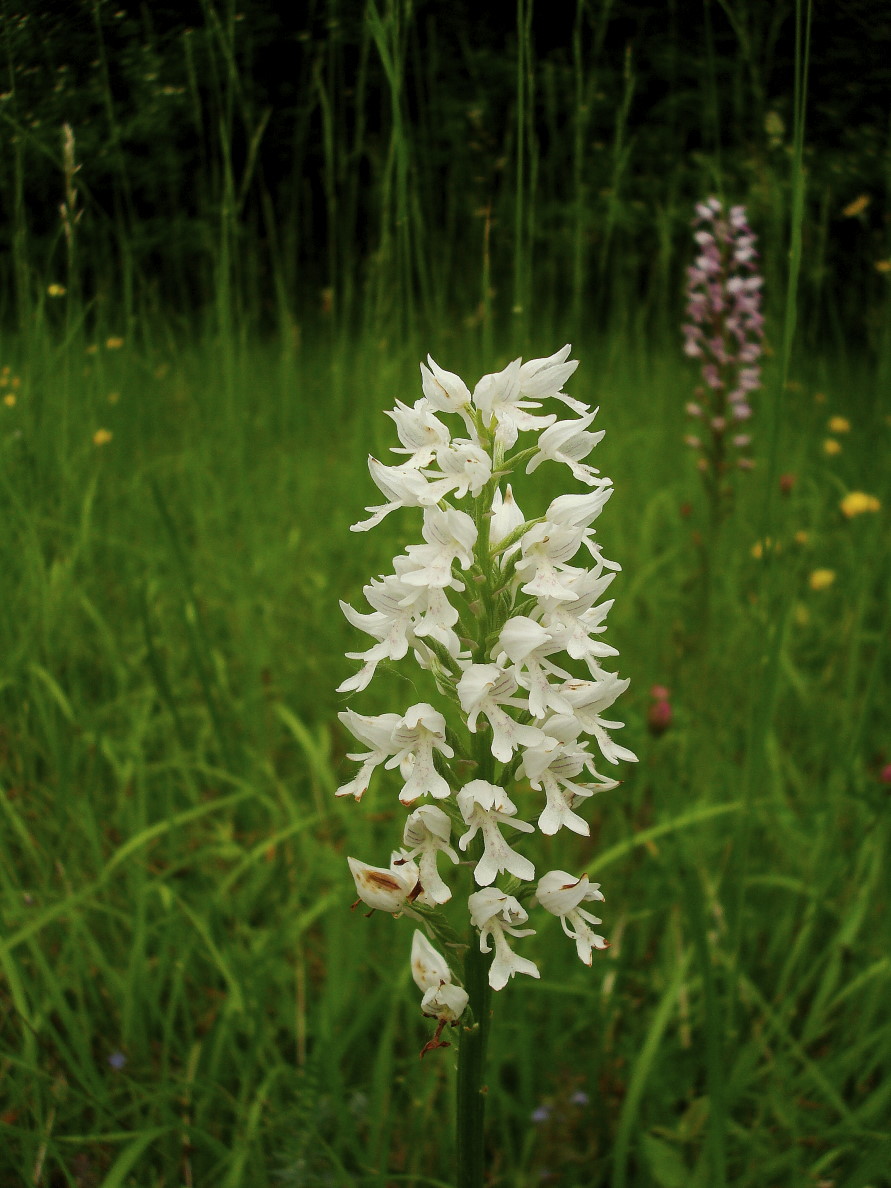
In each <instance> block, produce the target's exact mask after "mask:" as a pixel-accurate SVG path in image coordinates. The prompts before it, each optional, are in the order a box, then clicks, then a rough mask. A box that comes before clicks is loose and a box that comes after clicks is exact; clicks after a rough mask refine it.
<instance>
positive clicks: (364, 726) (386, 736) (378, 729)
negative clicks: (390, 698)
mask: <svg viewBox="0 0 891 1188" xmlns="http://www.w3.org/2000/svg"><path fill="white" fill-rule="evenodd" d="M337 716H338V718H340V720H341V722H343V724H344V726H346V728H347V730H349V731H350V733H351V734H353V735H355V737H356V738H358V740H359V741H360V742H364V743H367V744H368V745H369V746H370V747H371V750H370V751H366V752H365V753H363V754H353V755H347V759H352V760H353V761H354V762H356V763H361V764H362V767H361V768H360V770H359V772H358V774H357V775H355V776H354V777H353V779H351V780H350V781H349V783H348V784H343V785H342V786H341V787H340V788H338V789H337V791H336V793H335V796H354V797H355V798H356V800H361V799H362V797H363V796H364V795H365V793H366V792H367V791H368V785H369V783H370V781H371V773H372V772H373V771H374V769H375V768H376V767H379V766H380V765H381V764H382V763H385V762H386V761H387V759H389V758H390V756H391V755H392V754H393V751H394V750H395V749H396V748H395V747H394V746H393V731H394V730H395V729H396V727H397V726H399V725H400V723H401V721H402V719H401V718H400V717H399V715H398V714H380V715H378V716H377V717H366V716H365V715H364V714H357V713H356V711H355V710H351V709H345V710H341V711H340V713H339V714H338V715H337Z"/></svg>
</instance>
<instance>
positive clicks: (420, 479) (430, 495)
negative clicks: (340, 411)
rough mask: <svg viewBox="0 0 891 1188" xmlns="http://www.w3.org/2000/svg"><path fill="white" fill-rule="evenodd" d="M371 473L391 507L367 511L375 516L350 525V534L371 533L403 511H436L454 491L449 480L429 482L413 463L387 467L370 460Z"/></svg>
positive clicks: (386, 506) (384, 504) (382, 506)
mask: <svg viewBox="0 0 891 1188" xmlns="http://www.w3.org/2000/svg"><path fill="white" fill-rule="evenodd" d="M368 469H369V471H370V472H371V477H372V478H373V479H374V482H375V485H376V486H377V487H378V489H379V490H380V492H381V494H382V495H383V496H384V498H385V499H387V500H388V502H387V503H382V504H379V505H378V506H377V507H366V509H365V510H366V511H367V512H371V515H370V516H369V518H368V519H367V520H360V521H359V522H358V523H356V524H351V525H350V532H368V530H369V529H370V528H374V527H376V526H377V525H378V524H379V523H380V522H381V520H382V519H383V518H384V517H385V516H388V515H389V514H390V512H392V511H396V510H397V508H400V507H432V506H433V505H434V504H436V503H438V502H439V501H440V499H444V498H445V496H446V495H447V494H448V493H449V491H450V490H451V487H452V484H451V483H450V481H449V480H448V479H439V480H438V481H436V482H429V481H428V480H427V479H426V478H424V476H423V474H421V472H420V471H419V470H417V469H416V468H415V467H414V466H412V465H411V464H410V463H409V464H405V463H403V465H402V466H385V465H384V463H383V462H378V460H377V458H372V457H369V459H368Z"/></svg>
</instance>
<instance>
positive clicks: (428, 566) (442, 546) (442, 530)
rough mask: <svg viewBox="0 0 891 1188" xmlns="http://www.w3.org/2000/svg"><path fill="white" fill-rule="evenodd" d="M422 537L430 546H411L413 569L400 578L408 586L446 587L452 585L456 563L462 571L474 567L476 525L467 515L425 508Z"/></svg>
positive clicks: (407, 551) (449, 509) (409, 552)
mask: <svg viewBox="0 0 891 1188" xmlns="http://www.w3.org/2000/svg"><path fill="white" fill-rule="evenodd" d="M422 535H423V537H424V540H425V541H426V542H427V543H426V544H422V545H409V546H408V548H407V549H406V550H405V555H406V557H408V560H409V563H410V568H406V569H405V570H404V571H403V572H402V573H401V574H400V575H399V576H400V577H401V579H402V581H403V582H405V583H406V584H407V585H409V586H438V587H440V588H444V587H446V586H448V585H450V584H451V583H452V580H453V579H452V564H453V563H454V562H455V561H457V562H458V564H459V565H460V566H461V568H462V569H466V568H467V567H468V566H469V565H472V564H473V546H474V545H475V544H476V524H474V522H473V519H472V518H471V517H470V516H469V515H468V514H467V512H462V511H457V510H456V509H455V508H453V507H449V508H446V509H445V510H442V509H441V508H438V507H428V508H425V510H424V527H423V529H422Z"/></svg>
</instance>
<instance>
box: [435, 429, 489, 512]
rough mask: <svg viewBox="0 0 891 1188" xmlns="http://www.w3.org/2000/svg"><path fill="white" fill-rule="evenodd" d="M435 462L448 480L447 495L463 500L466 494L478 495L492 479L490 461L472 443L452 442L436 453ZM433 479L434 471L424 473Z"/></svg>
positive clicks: (482, 451)
mask: <svg viewBox="0 0 891 1188" xmlns="http://www.w3.org/2000/svg"><path fill="white" fill-rule="evenodd" d="M436 462H437V464H438V466H439V469H440V470H441V472H442V474H443V475H444V476H445V477H446V478H447V479H448V480H449V493H450V494H454V495H455V497H456V498H457V499H463V498H464V497H465V496H466V495H467V494H468V492H469V493H470V494H471V495H473V496H474V498H475V497H476V496H477V495H479V493H480V491H482V489H483V487H485V485H486V483H487V482H488V481H489V479H490V478H491V477H492V459H491V458H490V457H489V455H488V454H487V453H486V452H485V450H481V449H480V447H479V446H478V445H474V444H473V442H472V441H453V442H452V443H451V445H450V446H444V447H442V448H440V449H438V450H437V451H436ZM425 474H428V475H430V476H431V477H433V476H434V475H435V472H434V471H425Z"/></svg>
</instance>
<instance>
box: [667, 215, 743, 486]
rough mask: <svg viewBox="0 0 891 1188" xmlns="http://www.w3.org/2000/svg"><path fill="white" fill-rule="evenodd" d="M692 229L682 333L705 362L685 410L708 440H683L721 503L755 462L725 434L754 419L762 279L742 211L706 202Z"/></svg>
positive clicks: (689, 349)
mask: <svg viewBox="0 0 891 1188" xmlns="http://www.w3.org/2000/svg"><path fill="white" fill-rule="evenodd" d="M693 227H694V233H693V238H694V241H695V243H696V249H697V253H696V257H695V259H694V262H693V265H692V267H690V268H688V269H687V290H686V298H687V308H686V318H685V321H684V324H683V326H682V327H681V331H682V333H683V336H684V354H685V355H687V356H688V357H689V358H691V359H698V360H699V361H700V370H701V373H702V379H703V381H704V388H703V389H700V390H699V391H698V392H697V396H698V398H699V399H698V402H690V403H688V404H687V415H688V416H690V417H695V418H696V419H697V420H700V421H704V422H705V425H706V427H707V429H708V432H707V433H706V434H703V436H702V438H697V437H691V436H688V437H687V438H685V440H686V442H687V444H688V445H690V446H691V447H693V448H694V449H697V450H699V452H700V457H699V459H698V460H697V466H698V468H699V470H700V471H702V473H703V475H704V477H705V478H706V482H707V486H708V489H709V492H710V495H711V496H712V497H714V498H717V497H718V493H719V491H721V489H722V480H723V479H724V478H725V477H726V476H727V475H728V473H729V472H730V470H731V469H732V468H734V467H739V468H741V469H748V468H749V459H748V458H747V457H745V456H741V455H740V451H744V450H746V449H747V448H748V446H749V443H750V440H751V439H750V437H749V435H748V434H736V435H733V436H729V437H728V435H727V433H726V429H727V426H728V425H729V424H730V423H732V422H738V421H745V420H747V419H748V418H749V417H750V416H751V414H752V409H751V405H750V404H749V398H750V396H751V394H752V393H753V392H756V391H757V390H758V389H759V388H760V387H761V368H760V366H759V360H760V358H761V353H762V340H763V337H764V318H763V316H762V313H761V287H762V285H763V283H764V279H763V277H762V276H760V275H759V274H758V271H757V263H756V261H757V259H758V252H757V248H756V239H755V235H754V234H753V232H752V230H751V228H750V227H749V224H748V218H747V215H746V209H745V207H744V206H731V207H730V208H729V209H726V210H725V207H724V204H723V202H722V201H721V200H720V199H719V198H715V197H710V198H707V199H706V200H705V201H704V202H698V203H697V204H696V217H695V218H694V219H693ZM728 452H729V453H730V455H731V456H729V457H728Z"/></svg>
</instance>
